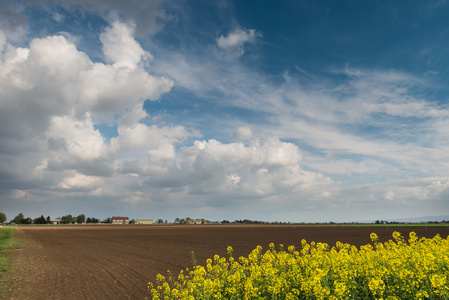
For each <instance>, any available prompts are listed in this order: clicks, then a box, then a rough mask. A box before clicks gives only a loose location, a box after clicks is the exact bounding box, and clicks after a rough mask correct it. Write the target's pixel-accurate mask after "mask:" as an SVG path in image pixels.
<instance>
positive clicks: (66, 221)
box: [61, 215, 75, 224]
mask: <svg viewBox="0 0 449 300" xmlns="http://www.w3.org/2000/svg"><path fill="white" fill-rule="evenodd" d="M74 222H75V219H74V218H73V217H72V215H67V216H62V217H61V223H62V224H72V223H74Z"/></svg>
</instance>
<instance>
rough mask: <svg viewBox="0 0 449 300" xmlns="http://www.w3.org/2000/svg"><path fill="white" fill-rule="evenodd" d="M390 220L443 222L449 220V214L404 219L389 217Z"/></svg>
mask: <svg viewBox="0 0 449 300" xmlns="http://www.w3.org/2000/svg"><path fill="white" fill-rule="evenodd" d="M385 221H388V222H417V223H420V222H441V221H449V215H446V216H427V217H416V218H402V219H387V220H385Z"/></svg>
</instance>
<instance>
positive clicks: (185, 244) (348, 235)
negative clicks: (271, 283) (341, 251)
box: [6, 225, 449, 300]
mask: <svg viewBox="0 0 449 300" xmlns="http://www.w3.org/2000/svg"><path fill="white" fill-rule="evenodd" d="M395 230H396V231H399V232H401V233H402V234H403V235H405V236H408V233H409V232H410V231H415V232H416V233H417V234H418V236H419V237H424V236H425V237H433V236H435V235H436V234H437V233H439V234H441V236H444V237H446V236H447V235H449V227H448V226H444V227H430V226H429V227H369V226H367V227H363V226H360V227H357V226H355V227H340V226H336V227H333V226H320V227H318V226H293V225H292V226H286V225H279V226H275V225H270V226H238V225H229V226H218V225H210V226H209V225H207V226H73V227H18V228H17V236H18V238H19V239H21V240H23V242H24V245H23V246H22V247H21V248H20V249H18V250H17V251H15V253H14V254H13V258H14V259H16V260H17V261H18V263H19V264H20V265H22V264H25V266H26V268H22V269H20V270H19V271H17V272H16V273H15V274H13V275H14V276H15V277H16V278H17V279H16V284H15V287H14V289H13V292H12V293H9V294H7V296H6V299H67V300H70V299H144V298H145V296H148V295H149V294H148V291H147V283H148V282H149V281H154V280H155V278H156V275H157V274H158V273H161V274H164V275H165V274H166V273H167V270H171V271H172V272H173V274H177V273H178V272H179V271H180V270H181V269H185V268H187V267H191V265H192V259H191V251H194V253H195V258H196V259H197V261H198V263H199V264H204V262H205V260H206V259H207V258H211V257H213V255H214V254H218V255H220V256H226V247H227V246H229V245H230V246H232V247H233V248H234V257H238V256H241V255H244V256H247V255H248V254H249V252H250V251H251V250H253V249H254V248H255V247H256V246H257V245H261V246H262V247H264V249H266V248H267V247H268V244H269V243H270V242H273V243H275V244H276V245H278V244H280V243H282V244H284V246H288V245H295V246H297V248H299V246H300V241H301V239H303V238H304V239H306V240H307V241H309V242H310V241H316V242H326V243H329V244H330V245H334V244H335V242H336V241H341V242H345V243H351V244H353V245H357V246H359V245H362V244H367V243H369V242H370V239H369V234H370V233H371V232H373V231H374V232H376V233H377V234H378V235H379V237H380V239H381V241H386V240H388V239H391V233H392V232H393V231H395Z"/></svg>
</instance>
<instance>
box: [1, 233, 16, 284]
mask: <svg viewBox="0 0 449 300" xmlns="http://www.w3.org/2000/svg"><path fill="white" fill-rule="evenodd" d="M15 236H16V229H15V228H14V227H12V226H7V227H0V289H1V288H2V287H3V286H4V284H5V282H4V279H3V273H4V272H5V271H7V270H8V267H10V266H11V261H10V260H9V259H8V257H7V256H6V254H7V253H8V252H9V251H10V249H11V248H12V247H13V246H15V245H16V244H17V240H16V239H15Z"/></svg>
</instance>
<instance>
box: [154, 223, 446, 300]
mask: <svg viewBox="0 0 449 300" xmlns="http://www.w3.org/2000/svg"><path fill="white" fill-rule="evenodd" d="M370 237H371V240H372V244H366V245H363V246H361V247H360V248H357V247H355V246H353V245H350V244H345V243H340V242H337V243H336V244H335V246H332V247H330V246H329V245H328V244H326V243H315V242H310V243H308V242H307V241H306V240H302V241H301V249H296V248H295V247H294V246H288V247H287V248H286V249H284V246H283V245H279V246H278V248H277V250H276V247H275V245H274V244H270V245H269V249H267V250H265V251H264V250H263V249H262V247H261V246H257V247H256V249H254V250H253V251H252V252H251V253H250V254H249V256H248V257H239V258H238V259H237V258H234V257H233V255H232V254H233V250H232V247H228V249H227V250H228V258H225V257H219V256H218V255H215V256H214V258H213V259H208V260H207V262H206V265H205V266H201V265H195V266H194V267H193V269H191V270H189V269H186V270H184V271H181V273H180V274H179V276H177V277H176V278H173V276H172V275H171V274H170V272H168V276H163V275H161V274H159V275H158V276H157V283H156V285H153V284H152V283H151V282H150V283H149V284H148V289H149V291H150V294H151V296H150V297H149V299H153V300H156V299H192V300H194V299H332V300H337V299H379V300H381V299H382V300H393V299H449V287H448V286H449V236H448V237H446V238H442V237H440V236H439V235H436V236H435V237H434V238H419V237H418V236H417V235H416V233H415V232H410V234H409V237H408V238H407V239H406V238H404V237H403V236H401V234H400V233H399V232H397V231H395V232H394V233H393V236H392V237H393V238H392V239H390V240H389V241H387V242H384V243H381V242H379V241H378V237H377V235H376V234H375V233H372V234H371V235H370Z"/></svg>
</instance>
